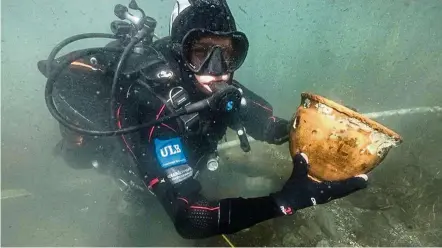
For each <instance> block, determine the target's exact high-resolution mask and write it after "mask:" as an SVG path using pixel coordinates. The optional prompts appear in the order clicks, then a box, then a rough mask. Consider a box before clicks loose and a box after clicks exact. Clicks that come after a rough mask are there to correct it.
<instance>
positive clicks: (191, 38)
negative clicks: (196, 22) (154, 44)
mask: <svg viewBox="0 0 442 248" xmlns="http://www.w3.org/2000/svg"><path fill="white" fill-rule="evenodd" d="M248 48H249V42H248V39H247V37H246V35H245V34H244V33H242V32H238V31H234V32H212V31H208V30H205V29H192V30H191V31H190V32H188V33H187V34H186V36H185V37H184V39H183V42H182V44H181V52H182V57H183V59H184V62H185V63H186V65H187V67H188V68H189V69H190V70H191V71H192V72H193V73H195V74H197V75H213V76H221V75H225V74H228V73H232V72H234V71H236V70H237V69H238V68H239V67H240V66H241V65H242V64H243V62H244V60H245V58H246V57H247V52H248Z"/></svg>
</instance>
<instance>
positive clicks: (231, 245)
mask: <svg viewBox="0 0 442 248" xmlns="http://www.w3.org/2000/svg"><path fill="white" fill-rule="evenodd" d="M221 235H222V236H223V238H224V240H225V241H226V242H227V244H229V245H230V247H232V248H235V246H234V245H233V244H232V242H230V240H229V239H228V238H227V237H226V235H224V234H221Z"/></svg>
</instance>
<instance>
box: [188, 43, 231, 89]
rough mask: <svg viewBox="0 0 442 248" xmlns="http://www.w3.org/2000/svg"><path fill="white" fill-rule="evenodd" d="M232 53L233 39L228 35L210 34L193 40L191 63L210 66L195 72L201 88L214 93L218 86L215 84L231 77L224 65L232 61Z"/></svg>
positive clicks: (196, 65)
mask: <svg viewBox="0 0 442 248" xmlns="http://www.w3.org/2000/svg"><path fill="white" fill-rule="evenodd" d="M232 54H233V46H232V39H231V38H228V37H217V36H208V37H203V38H200V39H198V40H196V41H195V42H193V44H192V46H191V50H190V55H189V57H190V64H191V65H195V67H202V65H203V64H205V63H206V64H208V67H209V68H206V70H201V72H199V73H195V78H196V80H197V87H198V89H199V90H201V91H202V92H204V93H205V94H212V93H213V91H214V89H216V88H217V87H216V85H214V84H217V83H225V82H227V81H228V80H229V79H230V76H231V73H229V72H228V71H227V70H225V71H223V67H224V66H223V65H225V64H227V65H228V64H229V63H230V58H231V57H232ZM210 67H212V68H210Z"/></svg>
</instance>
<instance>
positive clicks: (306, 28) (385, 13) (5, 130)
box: [1, 0, 442, 246]
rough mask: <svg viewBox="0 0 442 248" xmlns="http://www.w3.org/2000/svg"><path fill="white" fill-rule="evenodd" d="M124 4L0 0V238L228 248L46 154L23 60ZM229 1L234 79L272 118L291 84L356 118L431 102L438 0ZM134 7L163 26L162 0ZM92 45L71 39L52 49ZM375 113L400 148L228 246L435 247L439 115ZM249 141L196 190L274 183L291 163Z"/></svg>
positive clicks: (29, 70) (440, 34) (439, 204)
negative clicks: (366, 183)
mask: <svg viewBox="0 0 442 248" xmlns="http://www.w3.org/2000/svg"><path fill="white" fill-rule="evenodd" d="M128 2H129V1H126V2H125V1H120V0H97V1H92V2H90V1H85V0H78V1H61V0H60V1H48V0H28V1H13V0H3V1H1V8H2V10H1V20H2V30H1V32H2V33H1V35H2V37H1V49H2V68H1V69H2V70H1V85H2V88H1V90H2V102H1V103H2V108H1V111H2V113H1V114H2V123H1V124H2V163H1V166H2V173H1V180H2V202H1V207H2V213H1V214H2V216H1V217H2V226H1V227H2V233H1V234H2V235H1V236H2V245H3V246H194V245H197V246H215V245H221V246H226V245H227V244H226V243H225V241H224V240H223V239H222V238H221V237H214V238H211V239H207V240H199V241H188V240H183V239H181V238H180V237H179V236H178V235H177V234H176V233H175V230H174V228H173V225H172V224H171V223H170V221H169V220H168V218H167V216H166V214H165V213H164V212H163V210H162V209H161V207H160V206H159V205H158V204H157V203H156V202H155V200H153V199H152V198H148V199H147V200H146V201H145V202H143V203H142V204H143V205H145V206H144V207H141V206H139V205H137V204H135V203H129V205H125V204H127V203H126V202H124V201H122V200H121V198H122V197H121V194H120V193H119V191H118V188H117V187H116V185H114V184H113V183H112V181H111V180H110V178H108V177H106V176H104V175H100V174H98V173H95V172H94V171H91V170H73V169H71V168H69V167H67V166H66V165H65V164H64V161H63V160H62V159H61V158H59V157H58V156H56V155H54V146H55V144H56V143H57V142H58V141H59V139H60V135H59V131H58V125H57V123H56V121H55V120H54V119H53V118H52V116H51V115H50V114H49V112H48V111H47V109H46V106H45V102H44V97H43V96H44V86H45V79H44V77H43V76H42V75H40V74H39V72H38V70H37V67H36V63H37V61H38V60H41V59H44V58H47V56H48V54H49V52H50V51H51V49H52V48H53V46H54V45H55V44H56V43H58V42H60V41H61V40H63V39H64V38H66V37H69V36H72V35H74V34H78V33H88V32H110V30H109V23H110V22H111V21H113V20H115V19H116V18H115V17H114V15H113V8H114V5H115V4H117V3H121V4H127V3H128ZM228 2H229V4H230V6H231V9H232V12H233V13H234V15H235V17H236V20H237V23H238V25H239V27H240V30H241V31H244V32H245V33H246V34H247V35H248V37H249V40H250V51H249V56H248V58H247V60H246V62H245V64H244V66H243V67H242V68H241V69H240V70H239V71H238V73H237V74H236V76H237V79H238V80H239V81H240V82H242V83H243V84H245V85H246V86H248V87H249V88H251V89H252V90H254V91H255V92H257V93H258V94H260V95H262V96H263V97H265V98H266V99H267V100H268V101H269V102H271V103H272V104H273V106H274V108H275V112H276V113H277V114H278V115H279V116H281V117H285V118H290V116H291V115H292V113H293V112H294V110H295V108H296V107H297V105H298V104H299V101H300V98H299V95H300V93H301V92H303V91H310V92H314V93H319V94H322V95H324V96H327V97H328V98H331V99H333V100H336V101H340V102H344V103H345V104H347V105H350V106H353V107H356V108H357V109H358V110H360V111H361V112H364V113H366V112H377V111H386V110H392V109H401V108H413V107H421V106H437V105H438V106H441V105H442V100H441V96H442V69H441V68H442V15H441V13H442V2H441V1H438V0H433V1H430V0H428V1H412V0H403V1H399V0H398V1H381V0H378V1H365V0H359V1H338V0H328V1H325V0H324V1H307V0H304V1H291V0H279V1H271V2H270V1H253V2H252V1H245V0H237V1H233V0H229V1H228ZM139 4H140V6H141V7H143V8H144V9H145V10H146V12H147V14H149V15H151V16H153V17H154V18H156V19H157V20H158V22H159V25H158V30H157V33H158V35H159V36H165V35H167V34H168V30H167V28H168V22H169V15H170V12H171V10H172V7H173V1H171V0H145V1H141V0H139ZM105 42H107V40H105V41H80V42H78V43H75V44H72V45H70V46H68V47H67V48H66V49H65V50H63V51H62V52H67V51H69V50H73V49H78V48H84V47H92V46H97V45H102V44H105ZM377 120H378V121H379V122H381V123H382V124H385V125H387V126H388V127H390V128H392V129H393V130H395V131H397V132H398V133H400V134H401V135H402V136H403V138H404V143H403V144H402V145H401V146H400V147H398V148H395V149H393V150H392V152H391V153H390V154H389V155H388V157H387V159H386V160H385V161H384V162H383V163H382V164H381V166H379V167H378V168H376V170H374V171H373V173H372V174H371V175H370V187H369V188H368V189H367V190H365V191H363V192H358V193H357V194H354V195H352V196H349V197H347V198H345V199H342V200H339V201H336V202H334V203H330V204H327V205H324V206H319V207H315V208H311V209H307V210H303V211H300V212H299V213H298V214H295V215H294V216H292V217H286V218H280V219H276V220H271V221H267V222H264V223H262V224H259V225H257V226H255V227H253V228H250V229H248V230H246V231H243V232H240V233H237V234H234V235H230V236H229V238H230V239H231V240H232V242H233V243H234V244H235V245H236V246H303V245H305V246H326V245H331V246H339V245H340V246H440V245H442V239H441V238H440V237H442V225H441V224H440V223H442V219H441V217H440V213H441V212H442V201H441V199H440V194H441V188H442V173H440V171H441V170H442V155H441V148H440V147H441V145H442V125H441V124H442V115H441V114H440V113H423V114H412V115H401V116H395V117H385V118H380V119H377ZM252 148H253V151H252V153H250V154H247V155H244V154H242V153H241V151H240V150H239V149H232V150H228V151H225V153H224V155H223V156H224V162H225V163H224V167H222V168H220V169H219V170H218V171H217V172H214V173H204V175H202V176H203V177H202V183H203V185H205V191H206V192H207V193H208V194H210V195H211V196H212V197H226V196H235V195H241V196H255V195H262V194H267V193H269V192H271V191H272V190H274V189H276V188H278V187H280V186H281V185H282V184H283V183H284V181H285V179H286V178H284V176H285V175H287V173H288V171H289V170H290V162H288V161H287V159H286V157H287V153H288V151H287V148H286V147H272V146H268V145H263V144H253V147H252ZM227 158H228V159H227ZM235 165H241V166H235ZM251 168H253V170H252V169H251ZM14 196H15V197H14ZM6 197H9V198H6Z"/></svg>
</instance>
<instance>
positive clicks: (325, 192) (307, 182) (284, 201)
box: [271, 154, 368, 215]
mask: <svg viewBox="0 0 442 248" xmlns="http://www.w3.org/2000/svg"><path fill="white" fill-rule="evenodd" d="M304 155H305V154H304ZM305 157H307V156H305ZM308 166H309V165H308V161H307V160H306V159H305V158H304V157H303V155H301V154H297V155H295V156H294V157H293V171H292V175H291V176H290V178H289V179H288V180H287V182H286V184H285V185H284V187H283V188H282V190H281V191H279V192H276V193H274V194H271V196H272V197H273V199H274V200H275V202H276V204H277V205H278V206H279V207H280V209H281V212H282V213H283V214H285V215H291V214H293V212H294V211H296V210H299V209H303V208H307V207H311V206H313V205H316V204H324V203H327V202H329V201H331V200H334V199H338V198H341V197H344V196H347V195H349V194H351V193H353V192H355V191H358V190H360V189H363V188H365V187H367V184H368V183H367V180H368V178H367V176H366V175H359V176H356V177H353V178H350V179H346V180H342V181H333V182H326V181H325V182H321V183H319V182H316V181H313V180H312V179H310V178H309V177H308V176H307V172H308Z"/></svg>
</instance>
